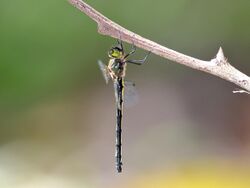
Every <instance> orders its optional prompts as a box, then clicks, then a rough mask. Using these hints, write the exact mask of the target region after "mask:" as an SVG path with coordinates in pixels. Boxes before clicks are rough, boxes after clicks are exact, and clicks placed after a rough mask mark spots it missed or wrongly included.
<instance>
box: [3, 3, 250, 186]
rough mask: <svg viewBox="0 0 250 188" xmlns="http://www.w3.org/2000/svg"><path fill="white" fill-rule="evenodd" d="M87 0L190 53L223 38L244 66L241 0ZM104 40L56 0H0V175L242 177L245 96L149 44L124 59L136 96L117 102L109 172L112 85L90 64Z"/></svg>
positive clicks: (247, 139)
mask: <svg viewBox="0 0 250 188" xmlns="http://www.w3.org/2000/svg"><path fill="white" fill-rule="evenodd" d="M87 2H88V3H90V4H91V5H92V6H93V7H94V8H96V9H97V10H98V11H100V12H102V13H103V14H104V15H106V16H107V17H109V18H111V19H112V20H114V21H115V22H117V23H119V24H120V25H122V26H124V27H126V28H128V29H130V30H132V31H134V32H136V33H138V34H140V35H142V36H145V37H147V38H149V39H151V40H153V41H156V42H158V43H160V44H162V45H165V46H167V47H170V48H172V49H174V50H177V51H180V52H182V53H185V54H188V55H190V56H194V57H197V58H200V59H204V60H209V59H211V58H213V57H214V56H215V54H216V53H217V51H218V49H219V47H220V46H222V47H223V49H224V53H225V55H226V57H227V58H228V59H229V61H230V62H231V63H232V65H233V66H235V67H236V68H238V69H239V70H241V71H243V72H244V73H246V74H248V75H249V74H250V64H249V49H250V35H249V33H250V24H249V18H250V11H249V10H250V1H245V0H239V1H226V0H221V1H214V0H212V1H196V0H180V1H164V0H159V1H151V0H146V1H145V0H136V1H133V0H127V1H112V0H106V1H98V0H92V1H90V0H88V1H87ZM114 43H115V40H114V39H112V38H110V37H106V36H101V35H99V34H98V33H97V31H96V24H95V23H94V22H93V21H92V20H90V19H89V18H88V17H87V16H85V15H84V14H82V13H81V12H80V11H78V10H76V9H75V8H74V7H72V6H71V5H70V4H69V3H68V2H67V1H66V0H64V1H59V0H57V1H50V0H43V1H33V0H25V1H17V0H12V1H9V0H1V2H0V187H1V188H35V187H38V188H45V187H46V188H50V187H51V188H57V187H58V188H78V187H79V188H80V187H81V188H82V187H93V188H99V187H117V186H119V187H137V188H138V187H144V188H145V187H172V188H184V187H185V188H186V187H220V188H221V187H227V188H230V187H237V188H239V187H246V188H247V187H250V180H249V177H250V166H249V157H250V116H249V112H250V100H249V99H250V98H249V96H247V95H244V94H238V95H236V94H233V93H232V90H234V89H235V88H237V86H235V85H233V84H231V83H228V82H226V81H224V80H221V79H219V78H216V77H214V76H211V75H208V74H206V73H203V72H199V71H196V70H192V69H190V68H187V67H184V66H182V65H179V64H176V63H172V62H170V61H167V60H166V59H162V58H160V57H158V56H155V55H153V54H151V55H150V56H149V58H148V63H146V64H145V65H143V66H135V65H128V71H127V79H128V80H132V81H134V82H135V83H136V87H137V91H138V95H139V101H138V103H137V104H136V105H135V106H133V107H131V108H128V109H125V112H124V122H123V163H124V171H123V173H122V174H117V173H116V171H115V163H114V162H115V160H114V149H115V146H114V145H115V137H114V133H115V109H114V107H115V104H114V94H113V87H112V84H109V85H108V86H107V85H105V82H104V80H103V77H102V75H101V72H100V70H99V68H98V65H97V60H98V59H102V60H103V61H104V62H107V61H108V57H107V50H108V49H109V48H110V47H111V46H112V45H113V44H114ZM126 48H127V50H129V49H130V46H129V45H126ZM144 54H145V52H144V51H142V50H138V51H137V53H136V54H135V55H134V58H135V59H138V58H140V57H143V55H144Z"/></svg>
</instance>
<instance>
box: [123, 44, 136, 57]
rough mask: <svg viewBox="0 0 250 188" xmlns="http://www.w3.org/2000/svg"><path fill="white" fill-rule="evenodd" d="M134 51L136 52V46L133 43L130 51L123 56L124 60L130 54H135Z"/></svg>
mask: <svg viewBox="0 0 250 188" xmlns="http://www.w3.org/2000/svg"><path fill="white" fill-rule="evenodd" d="M135 51H136V46H135V45H134V43H133V45H132V49H131V51H130V52H129V53H128V54H127V55H125V57H124V59H126V58H127V57H128V56H130V55H131V54H133V53H135Z"/></svg>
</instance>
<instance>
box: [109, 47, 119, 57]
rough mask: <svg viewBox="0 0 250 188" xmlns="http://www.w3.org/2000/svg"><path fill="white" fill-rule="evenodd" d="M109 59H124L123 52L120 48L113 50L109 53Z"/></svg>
mask: <svg viewBox="0 0 250 188" xmlns="http://www.w3.org/2000/svg"><path fill="white" fill-rule="evenodd" d="M108 55H109V57H111V58H121V57H122V50H121V49H120V48H118V47H115V48H111V50H109V52H108Z"/></svg>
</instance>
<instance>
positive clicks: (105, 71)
mask: <svg viewBox="0 0 250 188" xmlns="http://www.w3.org/2000/svg"><path fill="white" fill-rule="evenodd" d="M98 65H99V67H100V69H101V71H102V75H103V77H104V79H105V82H106V84H107V83H108V82H109V79H110V74H109V71H108V67H107V65H105V64H103V62H102V61H101V60H98Z"/></svg>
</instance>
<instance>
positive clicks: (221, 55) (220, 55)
mask: <svg viewBox="0 0 250 188" xmlns="http://www.w3.org/2000/svg"><path fill="white" fill-rule="evenodd" d="M216 63H217V64H227V63H228V62H227V58H226V57H225V56H224V53H223V50H222V48H221V47H220V48H219V50H218V52H217V54H216Z"/></svg>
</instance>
